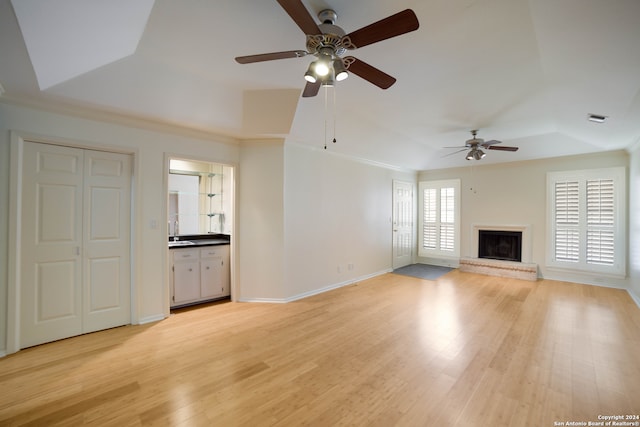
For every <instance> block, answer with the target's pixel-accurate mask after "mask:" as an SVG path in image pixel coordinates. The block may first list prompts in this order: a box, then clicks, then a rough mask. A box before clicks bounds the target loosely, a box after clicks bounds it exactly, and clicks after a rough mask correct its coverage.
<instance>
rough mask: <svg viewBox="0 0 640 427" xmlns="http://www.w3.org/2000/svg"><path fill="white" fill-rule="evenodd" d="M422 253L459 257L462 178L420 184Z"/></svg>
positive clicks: (423, 254)
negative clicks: (460, 179)
mask: <svg viewBox="0 0 640 427" xmlns="http://www.w3.org/2000/svg"><path fill="white" fill-rule="evenodd" d="M420 197H421V198H422V200H421V203H420V206H421V209H422V213H421V216H420V218H421V224H420V227H421V229H422V233H421V236H420V247H419V254H420V256H437V255H446V256H458V254H459V243H458V240H459V237H458V236H459V228H460V224H459V221H460V219H459V216H460V214H459V212H460V209H459V198H460V181H459V180H448V181H428V182H421V183H420Z"/></svg>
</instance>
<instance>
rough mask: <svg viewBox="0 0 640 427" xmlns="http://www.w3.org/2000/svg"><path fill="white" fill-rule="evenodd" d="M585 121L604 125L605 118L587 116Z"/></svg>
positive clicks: (601, 116)
mask: <svg viewBox="0 0 640 427" xmlns="http://www.w3.org/2000/svg"><path fill="white" fill-rule="evenodd" d="M587 120H589V121H590V122H594V123H604V121H605V120H607V116H603V115H601V114H589V115H588V116H587Z"/></svg>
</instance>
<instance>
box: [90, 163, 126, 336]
mask: <svg viewBox="0 0 640 427" xmlns="http://www.w3.org/2000/svg"><path fill="white" fill-rule="evenodd" d="M84 162H85V174H84V178H85V180H84V229H85V230H86V231H85V233H84V241H83V245H84V252H85V254H84V276H83V279H84V286H85V290H86V291H85V295H84V304H83V308H84V328H83V330H84V332H92V331H97V330H100V329H105V328H110V327H114V326H120V325H126V324H128V323H130V321H131V309H130V267H129V265H130V262H129V259H130V215H131V200H130V197H131V196H130V195H131V157H130V156H128V155H125V154H118V153H106V152H102V151H91V150H86V151H85V157H84Z"/></svg>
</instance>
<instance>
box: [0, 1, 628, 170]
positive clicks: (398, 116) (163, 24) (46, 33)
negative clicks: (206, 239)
mask: <svg viewBox="0 0 640 427" xmlns="http://www.w3.org/2000/svg"><path fill="white" fill-rule="evenodd" d="M303 3H304V5H305V6H306V8H307V10H308V11H309V13H310V14H311V15H312V16H313V17H314V18H315V17H316V16H317V13H318V12H320V11H321V10H323V9H333V10H335V11H336V12H337V14H338V19H337V22H336V24H337V25H339V26H340V27H342V28H343V29H344V30H345V31H346V32H347V33H349V32H351V31H354V30H356V29H359V28H361V27H364V26H365V25H368V24H370V23H372V22H375V21H378V20H380V19H382V18H385V17H387V16H389V15H392V14H394V13H396V12H399V11H401V10H403V9H407V8H410V9H412V10H413V11H414V12H415V13H416V15H417V17H418V20H419V22H420V28H419V29H418V30H417V31H414V32H410V33H407V34H404V35H402V36H399V37H395V38H392V39H388V40H384V41H381V42H379V43H375V44H372V45H369V46H365V47H362V48H360V49H356V50H354V51H350V52H349V54H350V55H353V56H355V57H357V58H358V59H360V60H362V61H365V62H366V63H369V64H371V65H373V66H375V67H377V68H379V69H380V70H382V71H384V72H386V73H388V74H390V75H392V76H393V77H395V78H396V79H397V82H396V83H395V84H394V85H393V86H391V87H390V88H389V89H387V90H382V89H380V88H378V87H376V86H374V85H372V84H370V83H369V82H367V81H366V80H363V79H362V78H360V77H358V76H357V75H354V74H352V75H351V76H350V77H349V78H348V79H347V80H345V81H342V82H338V83H337V85H336V87H335V88H334V89H329V90H326V91H325V90H321V91H320V93H319V94H318V95H317V96H316V97H312V98H302V97H300V94H301V91H302V89H303V87H304V85H305V81H304V79H303V76H304V73H305V71H306V69H307V66H308V65H309V63H310V62H311V61H312V57H310V56H307V57H303V58H294V59H283V60H276V61H268V62H261V63H255V64H245V65H241V64H238V63H237V62H236V61H234V58H235V57H236V56H242V55H251V54H257V53H265V52H277V51H287V50H297V49H300V50H304V49H305V35H304V34H303V33H302V32H301V30H300V28H298V26H297V25H296V24H295V23H294V22H293V21H292V19H291V18H290V17H289V15H288V14H287V13H286V12H285V11H284V10H283V8H282V7H281V6H280V5H279V4H278V2H277V1H276V0H260V1H255V0H216V1H202V0H181V1H175V0H155V1H154V0H110V1H102V2H99V1H94V2H87V1H83V0H57V1H55V2H51V1H47V0H13V1H11V0H0V85H1V87H0V88H3V89H4V93H2V95H1V96H3V97H5V98H7V99H10V100H15V101H21V102H31V103H35V104H39V105H50V106H65V107H66V108H81V109H83V110H92V111H99V112H106V113H115V114H118V115H127V116H133V117H139V118H143V119H148V120H153V121H158V122H165V123H170V124H174V125H177V126H181V127H185V128H190V129H195V130H198V131H202V132H206V133H211V134H216V135H225V136H230V137H233V138H240V139H255V138H272V137H284V138H287V140H289V141H292V142H295V143H299V144H304V145H308V146H312V147H317V148H318V149H322V147H323V146H324V145H325V143H326V142H327V141H329V143H328V150H331V151H335V152H339V153H342V154H345V155H349V156H354V157H358V158H362V159H367V160H370V161H374V162H379V163H382V164H387V165H393V166H397V167H402V168H409V169H416V170H424V169H435V168H447V167H454V166H464V165H468V164H469V161H467V160H465V158H464V157H465V153H464V152H460V153H457V154H455V155H449V154H450V153H453V152H455V151H456V150H455V149H451V148H444V147H449V146H460V145H464V142H465V140H467V139H469V138H470V135H469V131H470V130H471V129H480V131H479V137H481V138H484V139H497V140H501V141H502V142H503V145H508V146H518V147H519V150H518V151H517V152H503V151H496V150H491V151H490V152H488V154H487V156H486V157H485V158H484V159H483V160H481V161H480V162H483V163H499V162H505V161H514V160H526V159H535V158H546V157H554V156H563V155H571V154H580V153H593V152H599V151H608V150H615V149H622V148H628V147H631V146H632V145H634V144H636V143H637V142H638V141H639V140H640V1H638V0H609V1H601V0H562V1H558V0H413V1H411V0H406V1H402V0H401V1H397V0H394V1H391V0H384V1H383V0H381V1H376V2H371V1H368V0H303ZM1 92H2V90H1V89H0V93H1ZM588 114H598V115H603V116H607V120H606V121H605V122H604V123H593V122H590V121H588V120H587V116H588ZM334 137H335V138H336V140H337V142H336V143H335V144H334V143H332V142H330V141H331V140H332V139H333V138H334Z"/></svg>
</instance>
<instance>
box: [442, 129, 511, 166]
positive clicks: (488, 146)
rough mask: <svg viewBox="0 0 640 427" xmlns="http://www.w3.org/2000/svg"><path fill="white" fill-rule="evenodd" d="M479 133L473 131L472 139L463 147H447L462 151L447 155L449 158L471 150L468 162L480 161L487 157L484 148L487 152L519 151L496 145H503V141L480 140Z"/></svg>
mask: <svg viewBox="0 0 640 427" xmlns="http://www.w3.org/2000/svg"><path fill="white" fill-rule="evenodd" d="M477 133H478V131H477V130H475V129H474V130H472V131H471V137H472V138H471V139H468V140H466V141H465V144H464V145H462V146H458V147H445V148H460V150H458V151H455V152H453V153H450V154H447V156H451V155H453V154H456V153H461V152H463V151H467V150H469V152H468V153H467V155H466V156H465V158H466V159H467V160H473V159H475V160H480V159H482V158H484V156H485V155H486V154H485V152H484V151H482V148H484V149H485V150H500V151H518V147H507V146H505V145H496V144H502V141H496V140H495V139H492V140H491V141H485V140H484V139H482V138H478V137H477V136H476V135H477Z"/></svg>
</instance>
